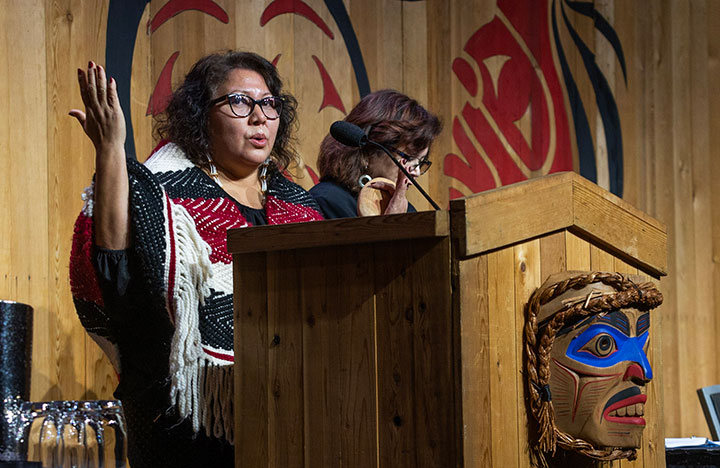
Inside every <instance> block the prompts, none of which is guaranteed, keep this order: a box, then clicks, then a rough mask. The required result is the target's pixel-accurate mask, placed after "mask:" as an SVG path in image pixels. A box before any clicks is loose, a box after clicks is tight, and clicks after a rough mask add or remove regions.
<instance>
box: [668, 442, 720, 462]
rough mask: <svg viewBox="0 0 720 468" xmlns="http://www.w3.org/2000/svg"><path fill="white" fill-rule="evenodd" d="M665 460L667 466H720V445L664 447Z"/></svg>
mask: <svg viewBox="0 0 720 468" xmlns="http://www.w3.org/2000/svg"><path fill="white" fill-rule="evenodd" d="M665 460H666V462H667V467H668V468H689V467H692V468H720V446H717V445H709V444H708V445H702V446H700V447H678V448H671V449H665Z"/></svg>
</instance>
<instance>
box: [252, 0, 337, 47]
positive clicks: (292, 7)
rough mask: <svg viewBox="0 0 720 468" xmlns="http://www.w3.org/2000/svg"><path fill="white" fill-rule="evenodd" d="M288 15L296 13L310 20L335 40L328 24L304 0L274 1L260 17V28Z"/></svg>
mask: <svg viewBox="0 0 720 468" xmlns="http://www.w3.org/2000/svg"><path fill="white" fill-rule="evenodd" d="M286 13H294V14H296V15H300V16H302V17H304V18H306V19H308V20H309V21H310V22H312V23H313V24H315V26H317V27H318V28H320V29H321V30H322V32H324V33H325V34H326V35H327V36H328V37H329V38H330V39H335V35H334V34H333V32H332V31H331V30H330V27H329V26H328V25H327V23H325V21H323V19H322V18H320V15H318V14H317V13H316V12H315V10H313V9H312V7H310V5H308V4H307V3H305V2H303V1H302V0H273V2H272V3H270V5H268V6H267V8H265V11H263V13H262V15H261V16H260V26H265V25H266V24H267V23H268V21H270V20H271V19H273V18H275V17H276V16H280V15H284V14H286Z"/></svg>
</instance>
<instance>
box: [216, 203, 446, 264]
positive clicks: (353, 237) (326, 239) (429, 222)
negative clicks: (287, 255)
mask: <svg viewBox="0 0 720 468" xmlns="http://www.w3.org/2000/svg"><path fill="white" fill-rule="evenodd" d="M449 235H450V216H449V213H448V212H447V211H423V212H420V213H408V214H397V215H388V216H368V217H364V218H343V219H331V220H326V221H316V222H312V223H295V224H281V225H273V226H257V227H253V228H251V229H247V228H243V229H231V230H229V231H228V252H230V253H231V254H243V253H252V252H270V251H274V250H289V249H300V248H309V247H322V246H335V245H348V244H366V243H371V242H384V241H393V240H399V239H423V238H428V237H446V236H449Z"/></svg>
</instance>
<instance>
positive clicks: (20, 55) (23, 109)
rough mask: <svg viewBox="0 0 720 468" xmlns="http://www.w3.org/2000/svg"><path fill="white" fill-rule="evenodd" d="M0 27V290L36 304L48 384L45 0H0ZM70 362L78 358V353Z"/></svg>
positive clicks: (40, 382) (51, 336) (53, 353)
mask: <svg viewBox="0 0 720 468" xmlns="http://www.w3.org/2000/svg"><path fill="white" fill-rule="evenodd" d="M19 18H22V21H19V20H18V19H19ZM0 31H2V42H3V45H2V46H1V50H0V63H2V67H1V68H0V70H1V71H0V83H2V84H0V96H1V97H0V102H2V105H3V107H4V108H3V111H2V112H0V114H1V115H2V117H0V152H1V154H2V160H3V161H2V163H1V164H0V171H1V173H0V183H1V184H2V187H3V189H2V193H3V194H2V196H1V198H0V203H2V207H3V210H4V214H5V215H4V216H3V220H4V221H3V225H4V226H3V228H0V229H1V230H0V234H1V235H2V243H3V247H2V249H0V262H1V263H0V265H2V268H3V271H2V276H1V277H0V298H2V299H4V300H12V301H18V302H24V303H26V304H29V305H31V306H33V307H34V330H33V342H34V343H37V345H36V346H34V353H33V364H34V365H33V379H34V380H35V381H36V382H37V388H46V389H50V388H51V387H52V386H53V385H56V384H57V373H56V371H57V366H58V364H59V361H58V360H57V357H58V356H57V352H58V350H57V348H56V345H57V339H58V338H64V337H63V336H62V335H60V336H58V335H56V333H55V331H56V326H57V322H56V320H55V317H54V316H53V315H52V311H51V310H52V309H50V300H51V299H50V295H51V294H50V291H49V288H48V286H49V285H50V282H49V279H50V278H49V271H48V267H49V258H50V249H49V238H48V237H49V231H48V224H49V219H48V201H49V200H48V195H49V188H48V182H49V181H50V180H51V179H52V178H53V177H55V174H52V175H50V174H48V165H47V155H48V140H47V132H48V128H47V122H48V116H47V111H46V109H47V105H48V101H47V99H48V96H47V89H48V87H47V81H46V64H45V48H44V42H45V10H44V8H43V2H42V1H41V0H35V1H31V2H23V3H18V2H3V8H2V12H1V13H0ZM48 357H50V358H51V359H47V358H48ZM53 358H54V359H53ZM68 364H69V365H71V366H82V360H80V361H78V362H76V363H72V362H70V363H68ZM36 394H37V392H32V393H31V396H35V395H36Z"/></svg>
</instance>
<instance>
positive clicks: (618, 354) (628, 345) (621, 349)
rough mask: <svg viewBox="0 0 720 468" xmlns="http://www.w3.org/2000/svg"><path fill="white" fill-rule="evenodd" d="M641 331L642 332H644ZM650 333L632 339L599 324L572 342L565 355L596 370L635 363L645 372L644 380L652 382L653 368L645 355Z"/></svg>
mask: <svg viewBox="0 0 720 468" xmlns="http://www.w3.org/2000/svg"><path fill="white" fill-rule="evenodd" d="M613 314H622V312H619V311H616V312H613ZM623 316H624V314H623ZM642 319H643V318H641V320H642ZM638 325H640V320H638ZM642 328H644V327H640V328H639V330H640V331H642ZM628 332H629V330H628ZM649 333H650V332H649V331H648V330H647V329H645V331H644V332H643V333H642V334H641V335H640V336H632V337H631V336H628V334H626V333H624V332H622V331H620V330H618V329H617V328H615V327H614V326H611V325H609V324H607V323H596V324H593V325H590V327H588V329H587V330H585V331H584V332H582V333H581V334H580V335H578V336H577V337H575V338H574V339H573V340H572V342H571V343H570V345H569V346H568V348H567V352H566V353H565V355H566V356H567V357H569V358H570V359H573V360H575V361H577V362H579V363H581V364H585V365H587V366H591V367H597V368H607V367H612V366H614V365H615V364H618V363H620V362H623V361H630V362H636V363H637V364H639V365H640V367H641V368H642V370H643V372H644V374H645V378H646V379H647V380H650V379H652V368H651V367H650V362H648V358H647V355H646V354H645V351H644V349H645V345H646V344H647V340H648V337H649V336H650V335H649Z"/></svg>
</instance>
